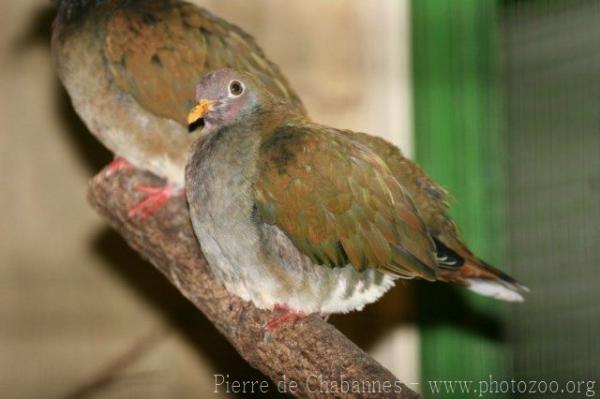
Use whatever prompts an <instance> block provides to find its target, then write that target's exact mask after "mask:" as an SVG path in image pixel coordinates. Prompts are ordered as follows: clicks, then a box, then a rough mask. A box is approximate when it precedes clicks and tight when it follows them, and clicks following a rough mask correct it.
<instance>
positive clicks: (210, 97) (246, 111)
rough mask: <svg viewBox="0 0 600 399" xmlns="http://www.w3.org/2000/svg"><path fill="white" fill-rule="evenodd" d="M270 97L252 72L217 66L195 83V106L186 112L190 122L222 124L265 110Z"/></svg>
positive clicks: (250, 116)
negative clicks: (188, 112) (218, 67)
mask: <svg viewBox="0 0 600 399" xmlns="http://www.w3.org/2000/svg"><path fill="white" fill-rule="evenodd" d="M272 104H273V99H272V97H271V95H270V94H269V92H268V91H267V89H266V88H265V87H264V85H263V84H262V83H261V82H260V81H259V80H258V79H256V78H254V77H253V76H252V75H250V74H247V73H244V72H238V71H234V70H232V69H219V70H216V71H214V72H210V73H208V74H206V75H204V77H203V78H202V80H201V81H200V83H199V84H198V85H197V86H196V106H195V107H194V108H193V109H192V110H191V111H190V114H189V115H188V123H189V125H195V124H197V123H198V122H199V121H201V120H202V121H203V122H204V125H205V126H206V127H207V128H209V129H210V128H212V127H225V126H230V125H233V124H236V123H240V122H242V121H244V123H248V122H250V120H249V118H256V117H261V116H264V115H265V114H266V113H268V110H269V109H270V106H271V105H272Z"/></svg>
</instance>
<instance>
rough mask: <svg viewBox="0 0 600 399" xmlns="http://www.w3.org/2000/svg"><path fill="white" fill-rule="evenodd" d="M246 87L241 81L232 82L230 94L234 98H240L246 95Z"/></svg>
mask: <svg viewBox="0 0 600 399" xmlns="http://www.w3.org/2000/svg"><path fill="white" fill-rule="evenodd" d="M244 90H245V88H244V85H243V83H242V82H240V81H239V80H232V81H231V82H229V94H231V95H232V96H233V97H239V96H241V95H242V94H244Z"/></svg>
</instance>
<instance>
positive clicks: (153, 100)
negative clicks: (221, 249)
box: [52, 0, 304, 216]
mask: <svg viewBox="0 0 600 399" xmlns="http://www.w3.org/2000/svg"><path fill="white" fill-rule="evenodd" d="M57 3H58V15H57V18H56V20H55V23H54V29H53V37H52V54H53V59H54V63H55V65H56V69H57V71H58V75H59V77H60V79H61V81H62V83H63V84H64V86H65V87H66V89H67V91H68V93H69V95H70V97H71V100H72V102H73V105H74V108H75V110H76V111H77V113H78V114H79V115H80V117H81V118H82V119H83V121H84V122H85V123H86V125H87V126H88V128H89V130H90V131H91V132H92V133H93V134H94V135H95V136H96V137H97V138H98V139H99V140H100V141H101V142H102V143H103V144H104V145H105V146H106V147H108V149H110V150H111V151H112V152H113V153H114V154H115V155H116V157H117V158H116V162H114V163H113V164H112V165H111V167H109V169H108V170H109V171H111V172H112V171H114V170H116V169H118V168H120V167H123V166H127V165H129V164H131V165H133V166H135V167H136V168H140V169H145V170H148V171H151V172H153V173H154V174H156V175H158V176H160V177H162V178H165V179H166V180H167V182H168V185H167V186H165V187H164V188H153V187H140V188H139V190H140V191H143V192H145V193H147V194H149V196H148V198H147V200H145V201H143V202H141V203H140V204H139V206H136V207H134V208H132V211H131V212H130V213H131V214H132V215H140V216H144V215H149V214H151V213H152V212H153V211H154V210H155V209H156V208H158V207H160V206H161V205H162V204H163V203H164V202H166V201H167V200H168V198H169V195H171V194H173V193H174V192H177V191H180V189H181V188H182V186H183V181H184V167H185V162H186V157H187V154H188V152H189V146H190V145H191V143H192V142H193V141H194V140H195V138H196V137H197V133H196V134H189V130H188V125H187V123H186V117H187V114H188V111H189V109H190V107H191V106H193V104H194V87H195V85H196V83H197V82H198V81H199V80H200V78H201V77H202V76H203V75H204V74H205V73H206V72H208V71H210V70H213V69H217V68H222V67H233V68H236V69H240V70H243V71H248V72H251V73H252V74H253V75H255V76H257V77H259V79H260V80H261V81H262V82H263V84H265V85H266V86H267V87H268V88H269V90H271V91H272V92H273V93H275V94H276V95H278V96H282V97H283V98H286V99H288V100H289V101H290V103H291V106H292V107H293V108H295V109H296V110H297V111H298V112H301V113H303V112H304V108H303V105H302V103H301V101H300V99H299V98H298V97H297V95H296V94H295V92H294V91H293V90H292V89H291V88H290V86H289V84H288V82H287V80H286V79H285V78H284V77H283V75H282V74H281V73H280V72H279V70H278V68H277V66H275V65H274V64H273V63H272V62H270V61H269V60H268V59H267V58H266V57H265V55H264V53H263V52H262V50H261V49H260V48H259V47H258V46H257V45H256V43H255V42H254V40H253V39H252V37H250V36H249V35H247V34H246V33H245V32H243V31H242V30H241V29H239V28H238V27H236V26H234V25H232V24H229V23H227V22H226V21H224V20H222V19H220V18H218V17H216V16H214V15H212V14H210V13H209V12H208V11H206V10H203V9H201V8H198V7H196V6H194V5H192V4H189V3H187V2H183V1H179V0H57ZM124 160H126V161H127V162H126V161H124Z"/></svg>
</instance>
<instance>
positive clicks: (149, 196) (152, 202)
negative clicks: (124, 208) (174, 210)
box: [127, 184, 183, 220]
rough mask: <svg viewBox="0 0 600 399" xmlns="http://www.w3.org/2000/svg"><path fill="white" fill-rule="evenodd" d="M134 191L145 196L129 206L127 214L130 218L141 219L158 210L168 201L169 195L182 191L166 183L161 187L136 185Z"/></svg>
mask: <svg viewBox="0 0 600 399" xmlns="http://www.w3.org/2000/svg"><path fill="white" fill-rule="evenodd" d="M136 191H137V192H138V193H144V194H146V197H145V198H143V199H142V200H141V201H139V202H138V203H137V204H135V205H134V206H132V207H131V208H129V212H128V213H127V215H128V216H129V217H130V218H131V219H134V218H139V219H142V220H144V219H147V218H149V217H150V216H152V215H154V214H155V213H156V212H158V211H159V210H160V209H161V208H162V207H163V206H165V205H166V204H167V203H168V202H169V200H170V199H171V197H174V196H177V195H181V194H182V193H183V190H180V189H175V188H173V187H172V186H170V185H168V184H167V185H165V186H162V187H153V186H138V187H136Z"/></svg>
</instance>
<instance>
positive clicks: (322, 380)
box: [88, 170, 419, 398]
mask: <svg viewBox="0 0 600 399" xmlns="http://www.w3.org/2000/svg"><path fill="white" fill-rule="evenodd" d="M139 184H144V185H160V184H163V182H162V181H160V180H159V179H157V178H155V177H153V176H151V175H150V174H147V173H144V172H139V171H132V170H130V171H123V172H120V173H117V174H116V175H114V176H111V177H106V174H105V173H100V174H99V175H97V176H96V177H95V178H94V179H92V181H91V183H90V187H89V192H88V198H89V201H90V203H91V205H92V206H93V207H94V208H95V209H96V210H97V211H98V212H99V213H100V214H101V215H102V216H103V217H104V218H106V219H107V220H108V222H109V223H110V224H111V225H112V227H113V228H115V229H116V230H117V231H118V232H119V233H120V234H121V235H122V236H123V237H124V238H125V239H126V240H127V242H128V243H129V245H131V246H132V247H133V248H134V249H135V250H136V251H137V252H139V253H140V255H141V256H143V257H144V258H145V259H147V260H148V261H150V263H152V264H153V265H154V266H155V267H156V268H157V269H158V270H159V271H160V272H162V273H163V274H164V275H165V277H167V278H168V279H169V280H170V281H171V283H172V284H174V285H175V287H177V289H178V290H179V291H180V292H181V293H182V294H183V295H184V296H185V297H186V298H188V299H189V300H190V301H191V302H192V303H193V304H194V305H195V306H196V307H197V308H198V309H199V310H200V311H201V312H202V313H204V315H205V316H206V317H207V318H208V319H210V320H211V322H212V323H213V324H214V325H215V327H216V328H217V329H218V330H219V331H220V332H221V333H222V334H223V335H224V336H225V337H226V338H227V339H228V340H229V342H231V344H232V345H233V346H234V347H235V348H236V349H237V351H238V352H239V353H240V354H241V356H242V357H243V358H244V359H246V360H247V361H248V362H249V363H250V364H251V365H252V366H253V367H255V368H257V369H259V370H260V371H261V372H263V373H264V374H265V375H266V376H268V377H269V378H271V379H272V380H273V382H274V383H275V385H276V387H277V388H278V389H279V390H281V391H285V392H287V393H290V394H293V395H294V396H298V397H310V398H313V397H345V398H353V397H356V398H359V397H361V398H362V397H373V398H418V397H419V395H418V394H416V393H415V392H413V391H411V390H410V389H408V388H407V387H406V386H405V385H404V384H402V383H401V382H400V381H398V380H397V378H396V377H394V375H393V374H392V373H391V372H390V371H388V370H387V369H385V368H384V367H383V366H381V365H380V364H378V363H377V362H376V361H375V360H373V359H372V358H371V357H370V356H369V355H367V354H366V353H365V352H363V351H362V350H361V349H360V348H358V347H357V346H356V345H355V344H353V343H352V342H351V341H350V340H348V339H347V338H346V337H345V336H344V335H343V334H341V333H340V332H339V331H338V330H337V329H335V327H333V326H332V325H330V324H328V323H326V322H325V321H323V320H322V319H321V318H319V317H317V316H314V315H313V316H309V317H307V318H306V319H304V320H303V321H301V322H298V323H295V324H286V325H283V326H282V327H281V328H279V329H278V330H277V331H276V332H275V333H274V334H269V333H267V332H266V331H265V329H264V325H265V324H266V323H267V322H268V321H269V320H270V319H272V318H273V317H274V315H273V313H271V312H269V311H264V310H260V309H257V308H255V307H254V306H253V305H252V304H251V303H248V302H245V301H242V300H241V299H239V298H237V297H235V296H233V295H231V294H229V293H228V292H227V291H226V290H225V288H223V286H222V285H221V284H220V283H218V282H217V281H215V279H214V278H213V276H212V274H211V273H210V270H209V268H208V265H207V263H206V260H205V259H204V257H203V255H202V252H201V250H200V248H199V245H198V243H197V241H196V238H195V236H194V233H193V230H192V227H191V223H190V220H189V217H188V211H187V205H186V202H185V198H184V197H178V198H174V199H172V200H171V201H170V202H169V204H168V205H167V206H166V207H164V208H163V209H162V210H160V211H159V212H158V213H157V214H156V215H154V216H153V217H151V218H149V219H146V220H144V221H140V220H132V219H130V218H129V217H128V216H127V211H128V208H129V207H130V206H132V205H133V204H134V203H135V202H136V201H137V200H139V197H138V195H137V194H135V193H136V191H135V187H136V186H138V185H139Z"/></svg>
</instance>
